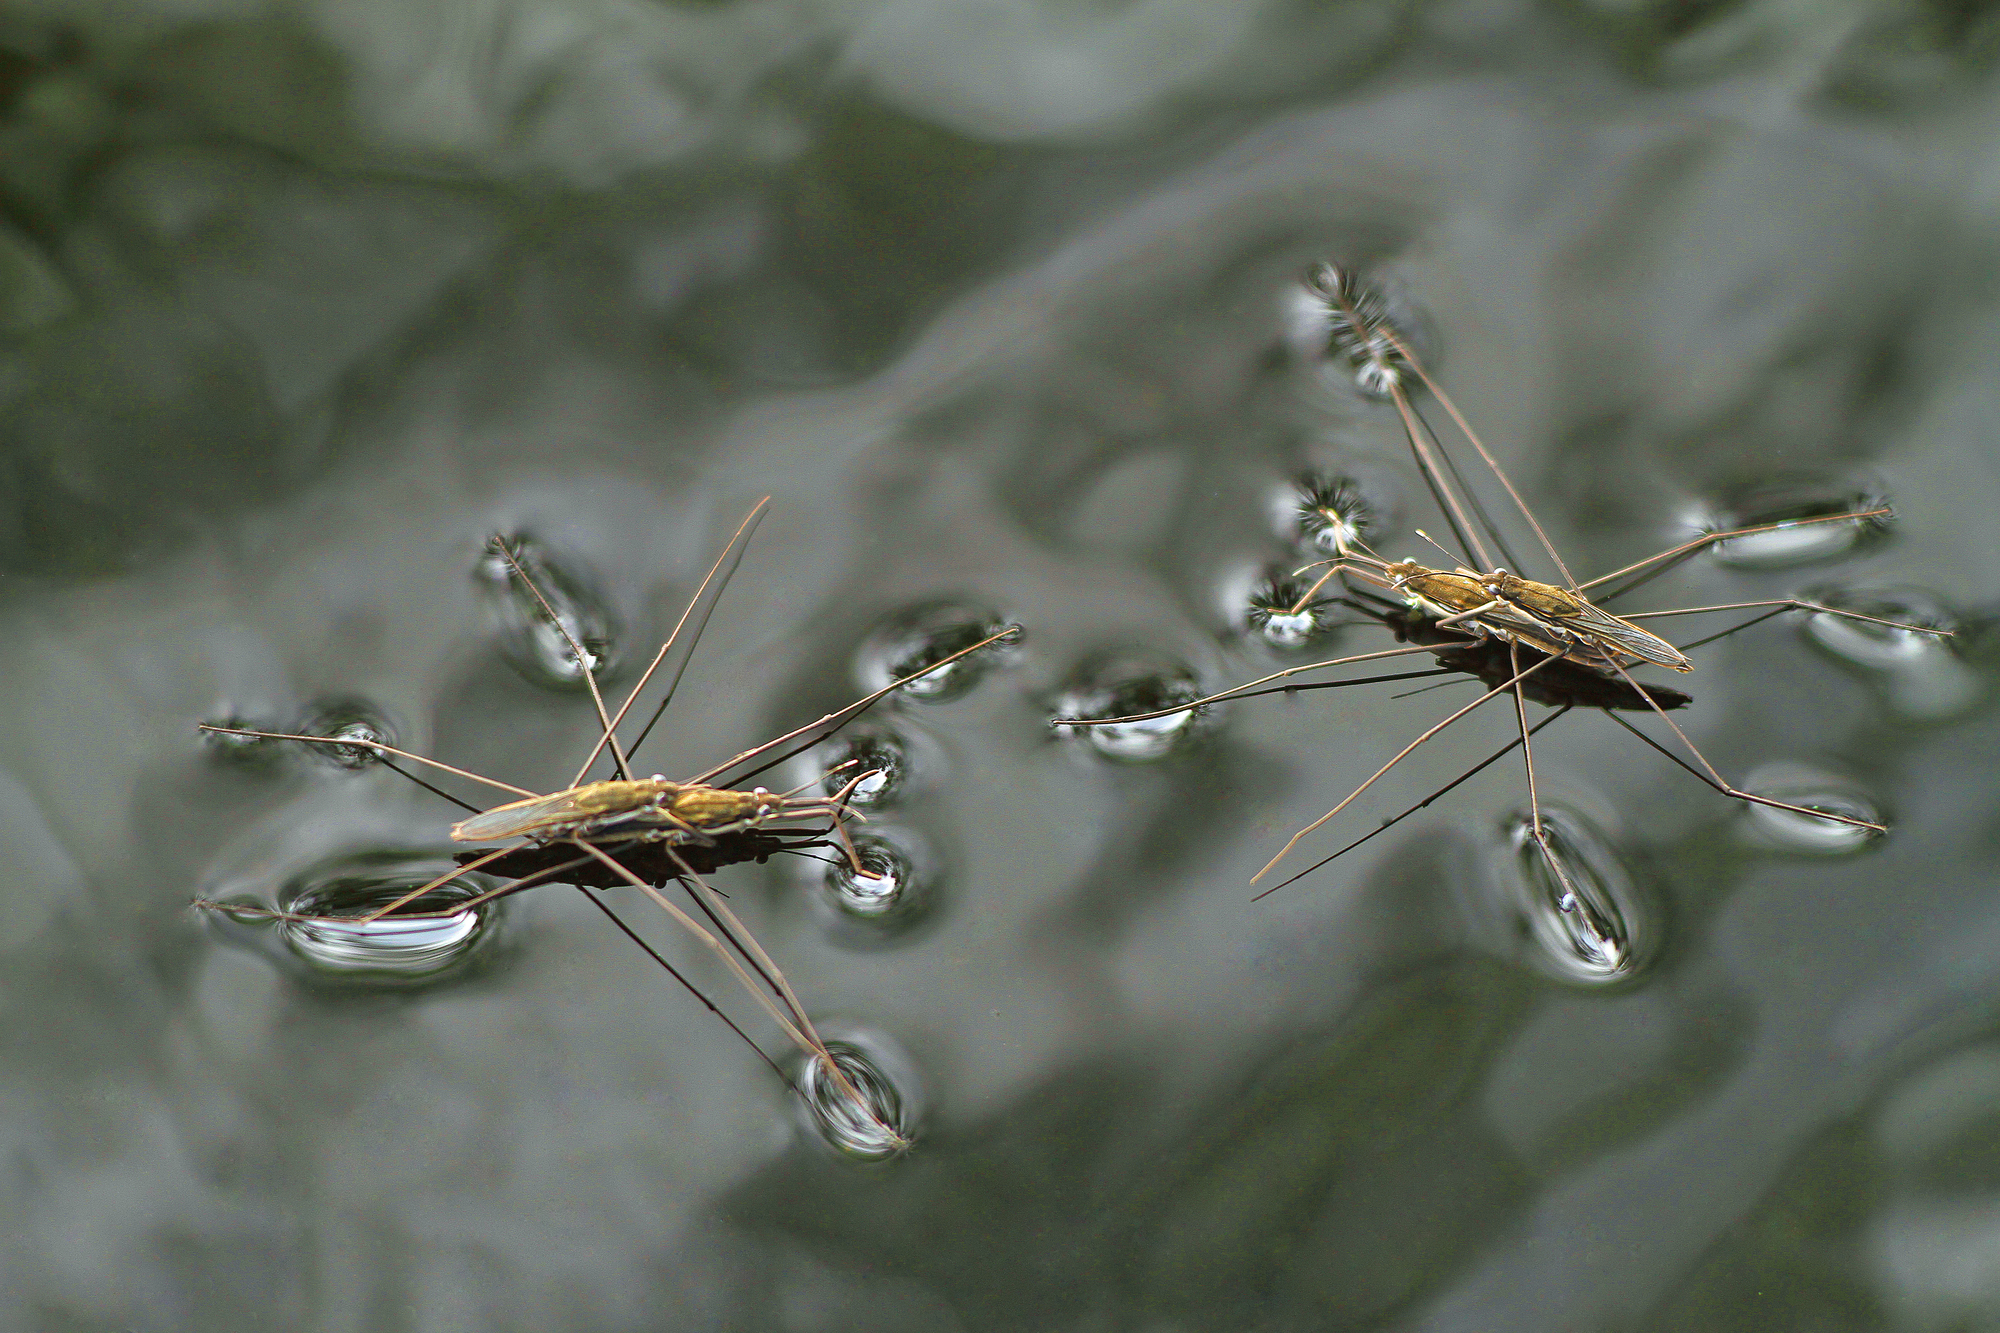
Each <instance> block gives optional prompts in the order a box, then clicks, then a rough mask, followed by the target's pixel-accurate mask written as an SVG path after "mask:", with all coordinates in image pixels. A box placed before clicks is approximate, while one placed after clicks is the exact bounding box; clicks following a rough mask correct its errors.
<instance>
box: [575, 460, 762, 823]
mask: <svg viewBox="0 0 2000 1333" xmlns="http://www.w3.org/2000/svg"><path fill="white" fill-rule="evenodd" d="M770 507H771V497H770V496H768V495H767V496H765V497H764V498H763V499H761V500H759V501H758V502H757V503H756V504H754V505H752V506H750V512H749V513H748V514H747V515H745V516H744V519H743V521H742V522H741V523H739V524H737V525H736V531H735V533H734V534H733V535H732V536H731V537H730V538H729V541H728V543H727V544H726V545H725V546H724V547H723V548H722V554H721V555H719V556H717V557H716V558H715V563H714V564H713V565H711V566H709V570H708V574H707V575H706V576H705V577H704V578H703V579H702V581H701V586H700V587H699V588H696V589H695V590H694V596H693V597H690V598H689V599H688V604H687V609H686V610H684V611H682V612H681V618H680V619H679V620H678V621H677V622H675V624H674V630H673V633H671V634H669V635H667V641H666V642H665V643H663V644H661V645H660V651H659V652H657V653H654V654H653V660H652V661H651V662H650V663H648V664H647V667H646V669H645V670H644V671H643V672H641V673H640V675H639V680H638V683H636V684H635V685H633V686H632V689H631V691H630V692H629V693H627V694H626V696H625V702H624V703H622V704H620V705H619V706H618V713H617V716H615V717H613V718H612V719H611V725H610V727H609V728H607V729H606V735H605V736H602V737H599V738H598V742H597V744H596V745H594V746H592V747H591V750H590V754H589V756H588V757H586V758H585V759H584V761H583V766H582V767H581V768H579V769H577V771H576V777H575V779H574V780H572V781H571V782H570V784H569V785H570V786H572V787H574V786H576V785H578V784H579V783H581V782H582V781H583V779H584V776H585V775H586V774H588V773H589V772H590V766H591V765H592V764H594V763H596V762H597V756H598V755H599V754H600V753H601V752H602V751H603V749H604V745H605V741H606V740H608V739H609V736H610V733H612V732H615V731H616V730H617V728H618V726H619V724H620V723H622V722H624V721H625V715H626V714H627V713H629V712H631V711H632V705H633V704H634V703H636V702H638V699H639V692H640V691H641V690H643V689H645V688H646V685H647V684H648V682H650V681H651V680H652V679H653V674H654V673H655V672H657V671H658V670H659V669H660V664H661V663H662V662H664V661H666V660H667V654H668V653H669V652H671V651H672V650H673V646H674V641H675V640H676V639H678V638H680V634H681V631H682V630H683V629H685V628H686V627H687V623H688V620H689V618H690V617H692V616H693V615H694V610H695V608H696V607H697V606H700V605H701V599H702V596H703V594H705V593H706V592H707V591H708V586H709V584H711V583H714V582H715V581H716V578H717V576H718V575H719V576H720V577H721V580H722V582H721V584H720V585H719V586H718V587H717V588H716V592H715V595H716V598H717V600H718V601H719V600H720V599H721V597H722V589H723V588H724V587H727V586H728V583H729V579H730V577H731V575H733V574H735V572H736V567H735V566H734V565H731V566H730V568H729V571H728V573H723V569H722V567H723V565H725V564H727V563H728V562H729V558H730V552H731V551H735V552H736V559H737V560H738V561H739V562H740V561H741V560H742V558H743V552H742V551H741V550H737V545H738V543H741V544H742V545H743V547H744V549H748V547H749V543H750V534H751V533H752V532H753V531H755V530H756V527H757V524H758V523H759V522H761V521H762V520H763V518H764V515H765V514H766V513H768V512H769V511H770ZM715 605H716V604H715V602H711V603H709V606H708V610H707V611H705V612H703V613H702V616H701V619H700V621H699V622H698V623H697V624H696V625H695V627H694V635H693V637H692V638H691V639H690V640H689V641H688V650H687V654H686V655H685V656H684V657H682V659H681V664H680V667H679V669H678V670H676V671H675V672H674V678H673V679H672V680H670V681H668V682H667V689H666V693H665V694H664V695H663V696H662V697H661V699H660V702H659V705H658V707H656V708H654V709H653V715H652V716H651V717H650V718H648V719H646V725H645V726H643V727H641V728H640V729H639V735H638V738H637V739H636V740H634V741H633V742H632V744H631V745H630V746H629V747H628V748H627V754H628V755H629V754H632V753H636V752H637V751H638V749H639V747H640V746H641V745H644V744H645V743H646V737H647V736H649V735H651V734H652V731H653V724H654V723H655V722H658V721H659V720H660V715H661V714H663V713H665V712H666V711H667V705H668V704H670V703H672V702H673V701H674V691H675V690H677V689H679V688H680V684H681V677H682V675H684V674H685V673H686V671H687V668H688V663H689V662H691V661H693V660H694V650H695V647H696V646H697V645H698V644H700V642H701V636H702V631H704V630H706V629H707V628H708V618H709V616H710V615H712V614H713V613H714V611H715Z"/></svg>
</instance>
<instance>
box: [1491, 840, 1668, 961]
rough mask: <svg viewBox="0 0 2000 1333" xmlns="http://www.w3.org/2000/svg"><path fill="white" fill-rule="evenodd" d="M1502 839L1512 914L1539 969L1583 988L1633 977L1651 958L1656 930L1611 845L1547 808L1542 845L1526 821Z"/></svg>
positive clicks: (1630, 877)
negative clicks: (1578, 983)
mask: <svg viewBox="0 0 2000 1333" xmlns="http://www.w3.org/2000/svg"><path fill="white" fill-rule="evenodd" d="M1505 832H1506V837H1507V846H1508V850H1509V858H1508V873H1507V874H1506V875H1505V880H1506V883H1507V886H1508V889H1509V892H1510V894H1511V897H1512V904H1511V905H1512V908H1513V914H1514V916H1515V919H1516V921H1517V922H1518V923H1519V925H1520V927H1521V928H1522V930H1523V933H1524V935H1525V937H1526V940H1527V942H1528V943H1529V944H1530V946H1531V948H1532V955H1533V959H1534V961H1535V963H1536V964H1537V966H1539V967H1540V968H1541V969H1542V970H1544V971H1546V972H1549V973H1551V974H1553V975H1554V976H1556V977H1558V978H1561V979H1562V980H1565V981H1574V982H1581V983H1584V984H1588V985H1602V984H1605V983H1607V982H1612V981H1618V980H1621V979H1623V978H1625V977H1629V976H1631V975H1632V974H1633V972H1634V971H1635V970H1636V969H1637V968H1638V967H1639V965H1640V962H1641V960H1642V959H1643V958H1644V957H1645V956H1647V955H1648V954H1649V953H1651V952H1652V944H1653V942H1654V941H1653V939H1652V936H1653V935H1654V934H1655V932H1656V930H1657V926H1656V923H1655V922H1654V921H1653V920H1652V916H1651V914H1650V913H1649V912H1648V910H1647V908H1646V905H1645V903H1644V901H1643V899H1642V897H1641V895H1640V892H1639V889H1638V885H1637V884H1636V882H1635V881H1634V880H1633V878H1632V875H1631V872H1630V871H1629V870H1627V869H1626V867H1625V864H1624V861H1623V860H1622V859H1621V858H1620V857H1619V855H1618V852H1617V849H1616V848H1614V847H1613V846H1612V845H1611V842H1610V840H1609V839H1608V838H1606V837H1605V835H1604V834H1603V833H1601V832H1600V831H1599V830H1598V829H1597V828H1595V827H1594V826H1593V825H1592V824H1591V823H1590V822H1589V821H1588V820H1586V819H1585V818H1584V817H1583V816H1582V815H1580V814H1578V813H1577V812H1576V811H1574V810H1569V809H1566V808H1564V807H1562V806H1559V805H1552V804H1549V803H1546V802H1545V803H1544V804H1543V806H1542V833H1543V838H1544V842H1543V843H1542V844H1539V845H1538V844H1537V842H1536V840H1535V836H1534V823H1533V821H1532V819H1531V818H1530V817H1529V816H1528V815H1526V814H1519V815H1516V816H1514V817H1513V818H1512V819H1511V820H1509V821H1508V823H1507V825H1506V830H1505ZM1544 846H1546V848H1547V854H1546V855H1545V854H1544V851H1543V847H1544Z"/></svg>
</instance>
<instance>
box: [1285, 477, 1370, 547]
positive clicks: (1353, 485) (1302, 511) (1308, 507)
mask: <svg viewBox="0 0 2000 1333" xmlns="http://www.w3.org/2000/svg"><path fill="white" fill-rule="evenodd" d="M1373 489H1374V488H1373V487H1371V486H1369V485H1368V484H1367V483H1366V482H1364V480H1363V479H1362V478H1360V477H1358V476H1356V475H1354V474H1353V473H1352V472H1347V471H1342V472H1334V471H1328V470H1314V471H1309V472H1304V473H1301V474H1300V475H1299V476H1297V477H1295V478H1293V479H1292V482H1291V484H1290V485H1288V486H1286V487H1284V488H1283V489H1282V490H1281V491H1279V492H1278V494H1277V496H1276V499H1275V504H1274V507H1275V508H1276V510H1277V513H1278V517H1279V520H1280V523H1281V527H1282V530H1283V531H1285V532H1287V533H1288V534H1289V535H1290V536H1291V537H1292V538H1293V539H1294V540H1295V541H1296V542H1297V544H1298V545H1299V546H1300V547H1302V548H1303V549H1305V550H1308V551H1313V552H1317V553H1319V554H1322V555H1335V554H1337V553H1339V552H1340V551H1341V550H1342V549H1343V548H1350V549H1351V548H1352V547H1353V545H1354V543H1355V542H1357V541H1367V540H1368V539H1369V538H1371V537H1373V536H1375V535H1377V534H1379V533H1380V532H1381V531H1382V529H1383V527H1384V523H1385V518H1386V514H1387V506H1386V503H1385V502H1384V500H1383V499H1382V498H1381V497H1379V496H1377V495H1375V494H1373Z"/></svg>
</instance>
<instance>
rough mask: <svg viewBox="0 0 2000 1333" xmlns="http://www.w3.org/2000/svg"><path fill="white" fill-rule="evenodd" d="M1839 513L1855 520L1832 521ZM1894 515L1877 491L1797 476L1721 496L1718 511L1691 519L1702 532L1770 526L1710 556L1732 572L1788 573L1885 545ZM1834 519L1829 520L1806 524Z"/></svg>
mask: <svg viewBox="0 0 2000 1333" xmlns="http://www.w3.org/2000/svg"><path fill="white" fill-rule="evenodd" d="M1837 514H1850V515H1854V517H1851V518H1848V519H1845V520H1840V519H1830V516H1832V515H1837ZM1893 518H1894V515H1893V513H1891V512H1889V501H1888V498H1887V497H1886V496H1885V495H1884V494H1883V493H1882V492H1881V491H1880V490H1879V489H1876V488H1873V487H1867V486H1861V485H1857V484H1855V483H1852V482H1847V481H1842V480H1840V479H1838V478H1833V477H1824V476H1817V475H1792V476H1783V477H1774V478H1768V479H1765V480H1761V481H1758V482H1756V483H1754V484H1751V485H1746V486H1742V487H1738V488H1737V489H1735V490H1733V491H1730V492H1728V493H1726V494H1724V495H1723V496H1721V497H1720V498H1719V499H1718V501H1717V503H1716V505H1715V507H1714V508H1713V509H1711V510H1710V511H1708V512H1707V513H1704V514H1699V515H1694V516H1692V523H1691V526H1693V527H1695V528H1697V529H1698V530H1700V531H1703V532H1729V531H1733V530H1735V529H1738V528H1754V527H1764V526H1767V525H1769V526H1770V531H1767V532H1757V533H1751V534H1748V535H1746V536H1742V537H1731V538H1730V539H1729V540H1727V541H1721V542H1717V543H1715V544H1714V545H1713V546H1711V547H1710V548H1709V553H1710V558H1711V559H1713V560H1714V561H1715V562H1716V563H1717V564H1720V565H1724V566H1727V567H1729V568H1731V569H1744V570H1764V569H1788V568H1791V567H1793V566H1795V565H1809V564H1818V563H1820V562H1823V561H1828V560H1835V559H1839V558H1840V557H1842V556H1847V555H1852V554H1854V553H1856V552H1858V551H1861V550H1863V549H1865V548H1867V547H1869V546H1871V545H1873V544H1875V543H1876V542H1878V541H1880V540H1881V539H1882V537H1883V535H1884V534H1886V533H1887V532H1888V530H1889V526H1890V523H1891V521H1892V520H1893ZM1811 519H1829V520H1830V521H1826V522H1807V521H1805V520H1811Z"/></svg>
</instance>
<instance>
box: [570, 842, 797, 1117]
mask: <svg viewBox="0 0 2000 1333" xmlns="http://www.w3.org/2000/svg"><path fill="white" fill-rule="evenodd" d="M589 859H590V858H589V857H583V858H581V859H580V860H578V861H576V862H574V863H573V864H577V865H581V864H582V863H583V861H587V860H589ZM576 891H577V892H578V893H581V894H582V895H583V896H584V897H585V898H588V899H589V900H590V905H591V906H592V907H595V908H596V909H597V910H598V911H600V912H602V913H604V915H605V916H607V917H609V918H611V924H612V925H614V926H616V927H618V929H619V930H621V931H623V932H624V933H625V938H627V939H629V940H631V941H632V943H634V944H636V945H638V946H639V947H640V948H641V949H644V950H645V951H646V956H647V957H648V958H651V959H652V960H653V961H654V962H656V963H658V964H659V965H660V966H661V967H664V968H665V969H667V974H668V975H669V976H671V977H672V978H673V979H674V980H675V981H678V982H680V983H681V985H682V986H683V987H685V988H686V989H687V992H688V994H690V995H692V996H694V997H695V999H697V1000H700V1001H701V1002H702V1003H703V1004H704V1005H706V1006H707V1007H708V1012H710V1013H711V1014H714V1015H715V1016H716V1017H717V1018H719V1019H721V1020H722V1021H723V1022H724V1023H726V1024H728V1025H729V1030H730V1031H731V1032H734V1033H735V1034H736V1035H737V1036H739V1037H741V1038H742V1039H743V1044H744V1045H746V1046H748V1047H749V1048H750V1049H751V1050H753V1051H755V1052H757V1058H758V1059H759V1060H762V1061H763V1062H764V1063H765V1064H767V1065H769V1066H770V1067H771V1072H772V1073H774V1074H776V1075H777V1076H778V1079H779V1081H780V1082H782V1083H783V1084H784V1085H785V1086H786V1087H787V1088H790V1089H791V1090H792V1091H793V1092H797V1091H798V1090H799V1089H798V1085H797V1084H795V1083H793V1082H792V1080H791V1079H790V1078H789V1077H787V1076H786V1074H785V1071H784V1070H783V1069H781V1068H780V1067H779V1065H778V1062H777V1061H776V1060H773V1059H772V1058H771V1057H770V1055H768V1054H767V1053H766V1052H765V1050H764V1048H763V1047H762V1046H759V1045H758V1044H757V1043H756V1042H754V1041H752V1040H751V1039H750V1034H749V1033H747V1032H745V1031H744V1030H743V1029H742V1028H740V1027H738V1026H737V1025H736V1020H735V1019H733V1018H731V1017H730V1016H729V1015H728V1014H726V1013H724V1012H723V1011H722V1010H721V1009H720V1008H718V1007H717V1006H716V1003H715V1001H714V1000H711V999H709V998H708V996H707V995H706V994H705V993H703V991H702V989H701V988H700V987H699V986H697V985H695V984H694V983H693V982H692V981H689V980H688V979H687V978H686V977H685V976H683V975H682V974H681V970H680V969H679V968H677V967H675V966H674V965H673V964H672V963H670V962H668V961H667V960H666V958H665V957H664V956H662V955H661V953H660V951H659V950H658V949H655V948H654V947H653V946H652V945H650V944H648V943H647V942H646V939H645V937H644V936H642V935H640V934H639V932H638V931H636V930H634V929H632V927H631V926H629V925H627V924H626V923H625V918H623V917H621V916H619V915H618V913H616V912H614V911H612V910H611V905H610V904H609V903H607V902H605V901H604V900H603V899H602V898H600V897H598V896H597V895H596V894H594V893H592V892H591V891H590V890H589V889H588V888H586V887H584V886H583V885H581V884H578V885H577V886H576Z"/></svg>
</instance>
